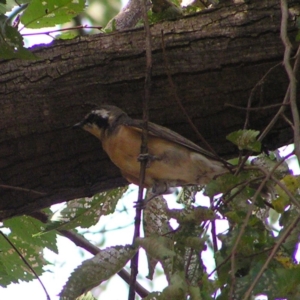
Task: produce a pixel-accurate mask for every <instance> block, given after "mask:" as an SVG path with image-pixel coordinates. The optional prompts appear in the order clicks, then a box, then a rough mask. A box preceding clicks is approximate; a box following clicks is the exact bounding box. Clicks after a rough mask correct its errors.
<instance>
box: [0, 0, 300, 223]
mask: <svg viewBox="0 0 300 300" xmlns="http://www.w3.org/2000/svg"><path fill="white" fill-rule="evenodd" d="M250 2H251V3H248V4H232V3H227V4H226V5H224V6H220V7H216V8H214V9H211V10H207V11H204V12H202V13H198V14H195V15H192V16H188V17H185V18H182V19H180V20H177V21H168V22H163V23H159V24H156V25H154V26H152V27H151V32H152V45H153V86H152V87H153V89H152V98H151V102H150V119H151V121H153V122H156V123H159V124H161V125H164V126H167V127H169V128H171V129H173V130H175V131H177V132H179V133H181V134H182V135H184V136H186V137H187V138H190V139H191V140H193V141H195V142H196V143H198V142H199V141H198V140H197V138H196V134H195V133H194V132H193V131H192V130H191V129H190V127H189V125H188V123H187V121H186V119H185V117H184V116H183V114H182V112H181V110H180V109H179V107H178V105H177V104H176V101H175V100H174V95H173V92H172V88H171V87H170V85H169V83H168V80H167V69H166V67H165V63H164V62H165V57H164V55H163V52H162V33H163V36H164V42H165V45H166V56H167V58H168V61H169V66H168V67H169V72H170V74H171V75H172V78H173V81H174V83H175V85H176V92H177V95H178V96H179V97H180V98H181V100H182V103H183V105H184V107H185V109H186V110H187V112H188V113H189V115H190V117H191V119H192V120H193V122H194V123H195V124H196V126H197V127H198V128H199V130H200V132H201V133H202V134H203V135H204V137H205V138H206V139H207V141H208V142H209V143H211V145H212V146H213V147H214V148H215V149H216V151H217V152H218V153H220V155H222V156H224V157H230V156H233V155H235V154H236V149H235V147H234V146H232V145H231V144H230V143H229V142H227V141H226V139H225V137H226V135H227V134H228V133H230V132H232V131H233V130H237V129H241V128H242V127H243V124H244V120H245V111H242V110H237V109H233V108H229V107H226V106H225V104H226V103H230V104H233V105H238V106H242V107H246V106H247V101H248V99H249V95H250V92H251V90H252V89H253V87H254V86H255V85H256V84H257V83H258V82H259V81H260V79H261V78H262V77H263V76H264V75H265V74H266V73H267V72H268V71H269V70H270V69H271V68H273V69H271V70H270V71H269V73H268V75H267V76H266V78H265V79H264V80H263V81H262V83H261V84H260V85H259V86H258V87H257V88H256V90H255V93H254V97H253V100H252V104H251V106H252V107H259V106H266V105H270V104H276V103H281V101H282V100H283V97H284V94H285V91H286V88H287V86H288V80H287V76H286V74H285V71H284V69H283V68H282V66H281V64H280V62H281V60H282V54H283V46H282V43H281V40H280V17H281V14H280V8H279V1H277V0H272V1H266V0H265V1H263V0H256V1H250ZM296 2H297V1H294V3H296ZM291 3H293V1H291ZM296 32H297V30H296V27H295V24H294V23H293V22H291V24H290V34H291V39H292V40H293V41H294V36H295V34H296ZM144 36H145V34H144V31H143V28H138V29H134V30H130V31H123V32H115V33H112V34H108V35H104V34H99V35H94V36H88V37H81V38H78V39H75V40H70V41H59V42H54V43H52V44H51V45H48V46H39V47H35V48H34V49H33V51H34V52H35V53H36V54H37V55H38V56H39V59H38V60H37V61H21V60H13V61H2V62H0V83H1V84H0V95H1V98H0V101H1V108H2V114H1V116H0V128H1V131H0V169H1V173H0V174H1V175H0V178H1V184H2V185H8V186H13V187H19V188H24V189H32V190H35V191H38V192H40V193H43V194H38V193H34V192H33V191H31V192H30V191H25V190H17V189H4V188H2V189H1V190H0V193H1V202H0V219H1V218H7V217H10V216H14V215H17V214H22V213H30V212H32V211H35V210H37V209H40V208H44V207H47V206H50V205H51V204H54V203H58V202H62V201H68V200H70V199H74V198H79V197H84V196H92V195H93V194H95V193H97V192H99V191H103V190H106V189H110V188H114V187H117V186H120V185H124V184H125V180H124V179H122V177H121V176H120V173H119V171H118V169H117V168H116V167H115V166H114V165H113V164H112V163H111V162H110V161H109V159H108V157H107V155H106V154H105V153H104V152H103V150H102V148H101V145H100V143H99V142H98V141H97V140H96V139H95V138H94V137H93V136H91V135H89V134H87V133H86V132H83V131H73V130H72V129H71V126H72V125H73V124H74V123H76V122H78V121H79V120H81V119H82V117H83V116H84V115H85V114H86V113H87V112H88V111H89V110H90V109H91V108H92V105H91V104H90V103H95V104H101V103H108V104H113V105H117V106H119V107H121V108H123V109H124V110H126V111H127V112H128V114H129V115H130V116H132V117H134V118H138V117H140V116H141V107H142V104H141V101H142V98H143V94H144V75H145V38H144ZM275 112H276V108H274V109H268V110H260V111H255V112H251V114H250V128H252V129H258V130H261V129H263V128H264V127H265V126H266V125H267V124H268V122H269V121H270V120H271V118H272V116H273V115H274V113H275ZM287 115H288V113H287ZM291 137H292V130H291V128H290V126H289V125H288V124H287V123H286V122H285V121H284V120H283V119H281V120H279V122H277V124H276V126H275V127H274V128H273V130H272V132H271V133H270V134H269V136H268V138H267V139H266V140H265V145H266V147H267V148H276V147H279V146H282V145H285V144H287V143H289V142H291Z"/></svg>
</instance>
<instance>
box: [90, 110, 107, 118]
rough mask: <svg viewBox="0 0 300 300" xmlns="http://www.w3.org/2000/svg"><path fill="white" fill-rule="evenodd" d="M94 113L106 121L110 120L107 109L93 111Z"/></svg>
mask: <svg viewBox="0 0 300 300" xmlns="http://www.w3.org/2000/svg"><path fill="white" fill-rule="evenodd" d="M92 112H93V113H94V114H96V115H98V116H100V117H102V118H104V119H108V117H109V113H108V111H107V110H106V109H97V110H93V111H92Z"/></svg>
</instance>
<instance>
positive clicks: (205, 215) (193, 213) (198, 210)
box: [167, 206, 215, 224]
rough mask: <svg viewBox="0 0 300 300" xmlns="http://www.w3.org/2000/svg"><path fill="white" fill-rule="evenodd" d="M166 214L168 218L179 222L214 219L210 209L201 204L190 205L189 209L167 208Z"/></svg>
mask: <svg viewBox="0 0 300 300" xmlns="http://www.w3.org/2000/svg"><path fill="white" fill-rule="evenodd" d="M167 214H168V216H169V218H174V219H176V220H177V222H178V223H179V224H185V223H193V224H200V223H201V222H203V221H207V220H214V219H215V215H214V213H213V212H212V210H211V209H208V208H207V207H203V206H198V207H192V206H191V207H190V208H189V209H185V208H184V209H169V210H168V211H167Z"/></svg>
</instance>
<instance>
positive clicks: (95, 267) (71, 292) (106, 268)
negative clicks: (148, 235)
mask: <svg viewBox="0 0 300 300" xmlns="http://www.w3.org/2000/svg"><path fill="white" fill-rule="evenodd" d="M136 251H137V249H135V248H133V247H132V246H129V245H126V246H114V247H109V248H106V249H104V250H101V251H100V252H99V253H98V254H97V255H95V256H94V257H93V258H91V259H88V260H85V261H84V262H83V263H82V264H81V265H80V266H79V267H77V268H76V269H75V270H74V272H73V273H72V274H71V276H70V278H69V279H68V282H67V283H66V285H65V286H64V288H63V290H62V292H61V293H60V299H61V300H73V299H75V298H76V297H78V296H80V295H82V294H83V293H85V292H87V291H89V290H90V289H92V288H93V287H95V286H97V285H99V284H100V283H101V282H103V281H105V280H107V279H109V278H110V277H111V276H112V275H114V274H116V273H117V272H119V271H120V270H121V269H122V268H123V267H124V266H125V265H126V263H127V262H128V261H129V260H130V259H131V258H132V257H133V255H134V254H135V253H136Z"/></svg>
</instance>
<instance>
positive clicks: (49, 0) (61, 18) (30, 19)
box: [21, 0, 85, 28]
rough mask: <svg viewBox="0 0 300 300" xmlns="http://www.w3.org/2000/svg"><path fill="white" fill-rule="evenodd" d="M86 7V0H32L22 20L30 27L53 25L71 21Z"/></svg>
mask: <svg viewBox="0 0 300 300" xmlns="http://www.w3.org/2000/svg"><path fill="white" fill-rule="evenodd" d="M84 7H85V0H45V1H41V0H32V1H31V2H30V4H29V5H28V7H27V9H26V10H25V12H24V13H23V15H22V16H21V22H22V23H23V24H24V25H25V27H28V28H42V27H52V26H55V25H57V24H63V23H66V22H69V21H71V19H73V18H74V17H75V16H77V15H78V14H79V13H81V12H82V11H83V10H84Z"/></svg>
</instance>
